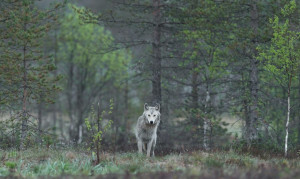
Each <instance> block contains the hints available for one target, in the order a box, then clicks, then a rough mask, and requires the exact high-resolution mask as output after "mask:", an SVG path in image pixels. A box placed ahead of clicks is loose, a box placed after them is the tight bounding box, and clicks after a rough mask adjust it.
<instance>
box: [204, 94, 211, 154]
mask: <svg viewBox="0 0 300 179" xmlns="http://www.w3.org/2000/svg"><path fill="white" fill-rule="evenodd" d="M209 101H210V94H209V91H208V89H207V91H206V99H205V116H204V121H203V148H204V150H206V151H208V150H210V147H209V131H210V122H209V119H208V117H207V114H208V105H209Z"/></svg>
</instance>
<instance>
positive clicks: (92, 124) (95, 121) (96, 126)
mask: <svg viewBox="0 0 300 179" xmlns="http://www.w3.org/2000/svg"><path fill="white" fill-rule="evenodd" d="M113 109H114V103H113V100H112V99H111V100H110V105H109V109H108V110H107V111H106V110H102V112H101V111H100V102H98V106H97V112H95V109H94V107H93V106H92V108H91V113H90V117H89V118H86V119H85V125H86V127H87V130H88V132H89V138H90V150H92V151H95V152H96V153H97V163H99V162H100V158H99V157H100V156H99V153H100V150H101V141H102V138H103V135H104V134H105V133H106V132H107V130H109V129H110V127H111V125H112V123H113V121H112V120H108V121H107V122H106V124H103V123H104V122H103V119H104V118H105V117H108V116H109V115H111V114H112V112H113Z"/></svg>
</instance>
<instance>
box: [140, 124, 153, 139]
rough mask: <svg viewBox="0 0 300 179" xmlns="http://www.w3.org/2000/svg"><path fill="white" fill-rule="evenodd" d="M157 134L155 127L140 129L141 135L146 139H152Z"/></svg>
mask: <svg viewBox="0 0 300 179" xmlns="http://www.w3.org/2000/svg"><path fill="white" fill-rule="evenodd" d="M154 135H155V128H154V127H153V128H147V127H145V128H142V129H141V131H140V136H141V137H142V138H143V139H145V140H150V139H151V138H152V137H153V136H154Z"/></svg>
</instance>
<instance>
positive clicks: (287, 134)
mask: <svg viewBox="0 0 300 179" xmlns="http://www.w3.org/2000/svg"><path fill="white" fill-rule="evenodd" d="M290 106H291V104H290V90H289V91H288V100H287V118H286V125H285V142H284V156H285V157H286V156H287V151H288V137H289V122H290V110H291V107H290Z"/></svg>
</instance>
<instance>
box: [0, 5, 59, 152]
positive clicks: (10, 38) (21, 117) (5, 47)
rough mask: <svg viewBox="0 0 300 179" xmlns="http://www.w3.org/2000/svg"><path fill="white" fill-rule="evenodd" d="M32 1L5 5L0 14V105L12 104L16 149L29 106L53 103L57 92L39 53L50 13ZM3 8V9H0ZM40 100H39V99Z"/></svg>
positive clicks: (50, 68) (25, 128)
mask: <svg viewBox="0 0 300 179" xmlns="http://www.w3.org/2000/svg"><path fill="white" fill-rule="evenodd" d="M35 2H36V0H18V1H13V2H12V1H7V3H9V5H10V6H9V7H10V9H9V10H2V14H1V19H6V21H5V22H4V23H3V24H2V28H1V32H0V34H1V44H0V51H1V54H0V61H1V62H0V63H1V74H0V76H1V77H0V79H1V83H3V84H5V87H6V88H3V89H2V90H1V93H0V95H1V99H4V100H2V103H5V104H7V105H10V104H13V106H14V108H13V110H14V111H17V112H16V114H17V115H16V117H15V118H16V119H17V120H18V122H19V124H20V128H21V129H20V130H21V136H20V146H19V147H20V149H24V148H25V147H26V146H25V142H26V138H27V136H28V135H27V134H28V129H29V126H30V125H29V121H30V119H31V118H32V115H31V114H30V104H31V103H32V102H34V101H37V100H43V101H45V102H53V101H52V99H51V95H52V94H53V93H54V92H55V91H57V90H59V88H58V87H57V86H56V85H55V82H57V81H58V80H59V79H60V78H61V77H60V76H59V75H58V76H50V72H51V71H53V70H55V65H54V64H53V61H52V57H51V56H46V55H44V52H43V51H42V50H41V49H42V48H41V44H42V40H43V38H44V36H45V34H46V33H47V32H48V31H49V29H50V27H51V23H52V18H53V11H55V9H56V8H59V7H60V4H58V5H57V6H56V7H55V8H54V9H51V10H41V9H38V8H37V7H36V6H35ZM3 8H5V7H3ZM41 96H42V99H41Z"/></svg>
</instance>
